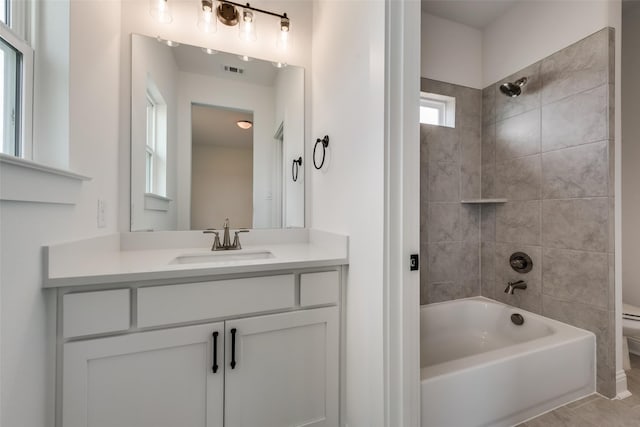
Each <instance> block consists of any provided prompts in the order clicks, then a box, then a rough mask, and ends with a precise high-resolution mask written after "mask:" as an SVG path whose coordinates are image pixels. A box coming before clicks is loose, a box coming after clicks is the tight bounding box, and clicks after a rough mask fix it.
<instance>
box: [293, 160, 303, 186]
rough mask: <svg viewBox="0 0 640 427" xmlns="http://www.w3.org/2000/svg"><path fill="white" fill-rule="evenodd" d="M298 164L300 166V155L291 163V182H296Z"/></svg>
mask: <svg viewBox="0 0 640 427" xmlns="http://www.w3.org/2000/svg"><path fill="white" fill-rule="evenodd" d="M300 166H302V156H300V157H298V158H297V159H294V160H293V163H291V177H292V178H293V182H296V181H297V180H298V172H299V169H300Z"/></svg>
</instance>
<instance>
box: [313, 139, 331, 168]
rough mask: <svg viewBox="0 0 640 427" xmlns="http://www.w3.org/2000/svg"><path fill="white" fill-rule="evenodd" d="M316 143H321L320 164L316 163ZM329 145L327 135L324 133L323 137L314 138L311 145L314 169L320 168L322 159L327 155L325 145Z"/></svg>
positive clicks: (322, 162) (322, 163)
mask: <svg viewBox="0 0 640 427" xmlns="http://www.w3.org/2000/svg"><path fill="white" fill-rule="evenodd" d="M318 144H322V161H321V162H320V166H318V164H317V163H316V150H317V149H318ZM328 146H329V135H325V136H324V138H322V139H320V138H318V139H317V140H316V145H314V146H313V166H314V167H315V168H316V169H321V168H322V166H323V165H324V159H325V156H326V155H327V147H328Z"/></svg>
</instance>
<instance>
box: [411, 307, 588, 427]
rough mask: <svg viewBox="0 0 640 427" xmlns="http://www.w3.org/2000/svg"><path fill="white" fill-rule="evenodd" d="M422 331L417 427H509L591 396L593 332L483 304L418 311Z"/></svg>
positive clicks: (526, 312) (522, 311) (516, 310)
mask: <svg viewBox="0 0 640 427" xmlns="http://www.w3.org/2000/svg"><path fill="white" fill-rule="evenodd" d="M513 313H520V314H521V315H522V316H523V317H524V319H525V322H524V324H523V325H521V326H517V325H515V324H513V323H512V322H511V319H510V317H511V314H513ZM420 327H421V331H420V335H421V344H420V348H421V354H420V366H421V368H422V370H421V391H422V397H421V399H422V407H421V410H422V427H479V426H496V427H497V426H500V427H502V426H505V427H507V426H513V425H516V424H519V423H521V422H523V421H525V420H527V419H529V418H532V417H535V416H537V415H539V414H541V413H543V412H546V411H549V410H551V409H554V408H556V407H558V406H561V405H564V404H566V403H569V402H571V401H573V400H576V399H579V398H581V397H584V396H587V395H589V394H591V393H593V392H594V391H595V378H596V373H595V366H596V365H595V363H596V362H595V336H594V335H593V334H592V333H591V332H588V331H585V330H582V329H578V328H575V327H573V326H570V325H566V324H564V323H560V322H556V321H554V320H551V319H548V318H546V317H542V316H539V315H536V314H533V313H530V312H528V311H524V310H520V309H517V308H514V307H510V306H508V305H504V304H501V303H499V302H497V301H494V300H490V299H487V298H483V297H474V298H467V299H462V300H456V301H450V302H444V303H437V304H430V305H425V306H422V308H421V325H420Z"/></svg>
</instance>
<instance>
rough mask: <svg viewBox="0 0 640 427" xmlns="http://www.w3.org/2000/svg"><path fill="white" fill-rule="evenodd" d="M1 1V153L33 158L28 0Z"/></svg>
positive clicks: (31, 75) (31, 54) (31, 53)
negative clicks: (27, 27)
mask: <svg viewBox="0 0 640 427" xmlns="http://www.w3.org/2000/svg"><path fill="white" fill-rule="evenodd" d="M1 1H2V3H1V4H0V21H1V22H0V72H1V73H2V74H1V75H0V98H1V99H2V101H1V102H0V134H2V144H1V145H0V153H3V154H8V155H11V156H16V157H24V158H30V157H31V115H32V111H31V109H32V97H33V95H32V93H33V50H32V49H31V47H30V46H29V44H28V43H27V42H26V41H25V37H24V35H25V34H26V31H25V27H26V25H24V23H25V22H27V20H26V18H25V17H26V3H27V2H26V1H21V2H17V1H16V2H12V1H10V0H1Z"/></svg>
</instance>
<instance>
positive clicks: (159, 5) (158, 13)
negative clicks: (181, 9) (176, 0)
mask: <svg viewBox="0 0 640 427" xmlns="http://www.w3.org/2000/svg"><path fill="white" fill-rule="evenodd" d="M150 5H151V8H150V9H149V13H150V14H151V16H152V17H153V19H155V20H156V21H158V22H159V23H161V24H170V23H171V21H173V17H172V16H171V8H170V7H169V1H168V0H150Z"/></svg>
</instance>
